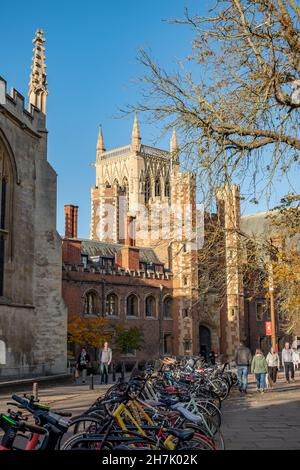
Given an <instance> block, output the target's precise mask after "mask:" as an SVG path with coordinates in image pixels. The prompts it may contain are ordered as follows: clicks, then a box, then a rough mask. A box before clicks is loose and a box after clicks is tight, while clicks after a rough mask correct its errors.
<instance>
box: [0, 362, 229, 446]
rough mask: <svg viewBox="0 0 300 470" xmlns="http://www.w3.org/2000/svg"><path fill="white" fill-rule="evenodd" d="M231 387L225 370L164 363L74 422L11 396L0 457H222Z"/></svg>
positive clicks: (0, 418) (2, 417) (0, 433)
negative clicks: (79, 453) (162, 453)
mask: <svg viewBox="0 0 300 470" xmlns="http://www.w3.org/2000/svg"><path fill="white" fill-rule="evenodd" d="M236 383H237V377H236V374H235V373H234V372H233V371H231V370H230V369H229V368H228V365H227V364H225V365H224V366H211V367H207V366H205V365H204V364H203V363H202V361H201V360H199V359H197V358H194V359H191V358H189V359H188V360H183V361H182V360H181V361H177V360H176V359H175V358H164V359H163V360H162V361H161V362H160V367H159V368H158V370H155V369H154V368H153V367H147V369H146V370H145V371H144V372H143V373H133V374H132V375H131V377H130V379H128V380H127V382H118V383H117V384H115V385H113V386H112V387H111V388H110V389H109V390H108V391H107V393H106V394H105V396H103V397H99V398H98V399H97V400H96V401H95V402H94V403H93V404H92V406H91V407H90V408H89V409H87V410H86V411H85V412H84V413H83V414H81V415H80V416H75V417H72V416H71V414H70V413H68V412H64V411H58V410H55V409H51V408H50V407H48V406H46V405H43V404H41V403H40V402H39V401H36V400H34V398H33V397H32V396H27V395H24V396H18V395H12V401H10V402H9V403H8V406H9V407H10V408H9V409H8V412H7V413H5V414H0V442H1V444H0V450H16V449H24V450H43V449H47V450H98V451H101V450H109V451H114V450H176V451H178V450H191V449H194V450H223V449H224V448H225V444H224V439H223V436H222V432H221V423H222V412H221V409H222V402H223V401H224V400H225V399H226V397H227V396H228V395H229V393H230V390H231V388H232V387H233V386H234V385H235V384H236Z"/></svg>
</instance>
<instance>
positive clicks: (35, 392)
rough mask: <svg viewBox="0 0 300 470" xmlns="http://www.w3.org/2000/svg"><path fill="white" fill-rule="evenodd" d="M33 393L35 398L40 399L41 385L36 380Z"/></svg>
mask: <svg viewBox="0 0 300 470" xmlns="http://www.w3.org/2000/svg"><path fill="white" fill-rule="evenodd" d="M32 395H33V397H34V400H36V401H37V400H38V399H39V385H38V383H37V382H34V383H33V386H32Z"/></svg>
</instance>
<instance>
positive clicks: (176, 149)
mask: <svg viewBox="0 0 300 470" xmlns="http://www.w3.org/2000/svg"><path fill="white" fill-rule="evenodd" d="M170 152H171V154H172V157H173V158H174V160H175V161H178V152H179V147H178V142H177V134H176V128H175V127H173V133H172V137H171V140H170Z"/></svg>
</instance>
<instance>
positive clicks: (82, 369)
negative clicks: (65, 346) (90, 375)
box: [76, 347, 90, 384]
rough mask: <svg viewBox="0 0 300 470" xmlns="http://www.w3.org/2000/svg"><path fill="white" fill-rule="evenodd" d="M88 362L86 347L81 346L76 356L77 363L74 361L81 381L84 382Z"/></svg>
mask: <svg viewBox="0 0 300 470" xmlns="http://www.w3.org/2000/svg"><path fill="white" fill-rule="evenodd" d="M89 363H90V356H89V354H88V353H87V351H86V348H84V347H83V348H82V349H81V351H80V353H79V355H78V358H77V363H76V368H77V370H78V371H79V373H81V380H82V383H83V384H85V381H86V374H87V368H88V365H89Z"/></svg>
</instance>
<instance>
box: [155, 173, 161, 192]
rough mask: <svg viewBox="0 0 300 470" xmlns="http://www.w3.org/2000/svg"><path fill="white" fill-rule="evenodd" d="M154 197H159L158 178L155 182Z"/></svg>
mask: <svg viewBox="0 0 300 470" xmlns="http://www.w3.org/2000/svg"><path fill="white" fill-rule="evenodd" d="M155 196H160V179H159V177H157V178H156V180H155Z"/></svg>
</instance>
